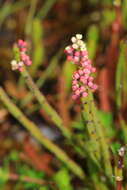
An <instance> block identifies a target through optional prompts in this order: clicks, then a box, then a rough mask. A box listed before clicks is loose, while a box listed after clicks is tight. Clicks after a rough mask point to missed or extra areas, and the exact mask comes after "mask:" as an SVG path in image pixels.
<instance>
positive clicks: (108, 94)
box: [0, 0, 127, 190]
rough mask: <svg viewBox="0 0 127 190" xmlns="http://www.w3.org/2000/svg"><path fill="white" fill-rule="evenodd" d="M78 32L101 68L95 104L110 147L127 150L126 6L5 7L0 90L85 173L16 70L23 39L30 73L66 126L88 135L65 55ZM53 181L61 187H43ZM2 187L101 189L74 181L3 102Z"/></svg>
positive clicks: (32, 1) (61, 0)
mask: <svg viewBox="0 0 127 190" xmlns="http://www.w3.org/2000/svg"><path fill="white" fill-rule="evenodd" d="M77 33H81V34H82V35H83V38H84V41H85V42H86V45H87V48H88V51H89V56H90V58H91V60H92V61H93V64H94V66H96V68H97V74H96V82H97V84H98V85H99V89H98V91H97V92H96V93H95V100H96V103H97V105H98V107H99V109H100V110H101V111H100V112H99V114H100V115H99V117H101V118H102V120H103V123H104V124H105V126H109V125H112V126H113V129H110V130H109V137H110V142H111V143H112V144H113V146H114V147H117V146H119V143H121V142H123V143H124V144H126V140H125V141H123V131H124V129H125V128H124V129H123V128H121V127H120V126H121V125H122V124H123V123H121V121H122V122H124V124H125V122H126V120H127V98H126V97H127V96H126V95H127V64H126V63H127V44H126V42H127V41H126V40H127V39H126V34H127V1H126V0H123V1H122V0H121V1H119V0H116V1H115V0H114V1H113V0H0V86H2V87H3V88H4V89H5V91H6V93H7V94H8V95H9V97H10V98H11V99H12V100H13V102H14V103H15V104H16V105H17V106H18V107H19V108H20V109H21V110H22V111H23V113H24V114H25V115H26V116H27V117H28V118H29V119H30V120H32V121H34V122H35V123H36V124H37V125H38V128H40V131H42V132H43V134H45V136H46V137H48V138H49V139H50V140H52V141H53V142H55V143H56V144H58V145H59V146H60V147H61V148H62V149H63V150H65V151H66V152H67V154H68V155H69V156H70V157H71V158H73V159H74V160H75V161H76V162H77V163H79V164H80V165H81V167H83V168H84V169H86V168H87V166H86V165H85V160H84V159H83V158H81V157H80V156H78V153H75V152H74V150H73V148H72V147H71V145H70V144H69V143H68V141H67V140H66V139H65V138H64V137H63V136H62V134H61V132H60V131H59V130H57V128H56V127H55V125H54V124H53V123H52V122H51V120H50V118H49V117H48V116H47V115H46V114H45V112H44V110H42V109H41V108H40V106H39V105H38V103H37V102H36V100H35V99H34V98H33V97H32V96H31V94H30V92H29V90H28V89H27V87H26V85H25V81H24V79H23V78H22V77H21V75H20V74H19V73H18V72H14V71H12V70H11V65H10V62H11V60H12V59H13V51H12V47H13V44H14V43H15V42H16V41H17V40H18V39H23V40H26V41H27V42H28V44H29V55H30V57H31V59H32V62H33V63H32V65H31V66H30V67H29V69H28V70H29V73H30V74H31V76H32V78H33V80H34V81H35V82H36V83H37V85H38V86H39V88H40V90H41V91H42V92H43V94H44V95H45V97H46V98H47V100H48V101H49V103H50V104H51V105H52V106H53V107H54V108H55V110H57V112H58V113H59V114H60V116H61V117H62V119H63V121H64V124H65V126H67V128H69V129H70V130H72V131H73V132H74V133H78V134H79V136H80V135H81V134H82V133H83V132H82V131H83V126H82V125H83V124H82V122H81V118H80V103H79V102H74V101H72V99H71V76H72V73H73V71H74V70H75V66H74V65H73V64H71V63H69V62H67V61H66V58H65V55H64V48H65V47H66V46H67V45H68V44H70V38H71V37H72V36H74V35H75V34H77ZM112 123H113V124H112ZM122 126H123V125H122ZM121 130H123V131H122V132H121ZM124 132H125V133H126V130H125V131H124ZM126 137H127V136H126ZM125 139H127V138H125ZM86 170H87V169H86ZM22 176H25V180H24V179H23V180H22ZM31 178H32V181H31ZM33 178H34V180H35V181H34V180H33ZM49 179H53V180H54V181H55V183H56V186H57V187H56V186H55V187H52V185H50V184H48V182H47V184H45V185H43V186H42V185H40V181H39V180H47V181H48V180H49ZM104 180H105V179H104ZM0 186H1V187H0V188H1V189H3V190H20V189H21V190H22V189H26V190H27V189H30V190H32V189H33V190H35V189H39V190H48V189H56V188H59V189H60V190H65V189H66V190H74V189H77V190H90V189H91V190H93V189H97V187H94V186H91V179H90V180H88V181H87V182H85V184H84V183H83V182H82V181H80V180H79V179H78V178H76V177H75V176H73V175H72V174H70V173H69V171H68V170H67V168H66V167H65V166H64V165H62V164H61V163H60V162H59V161H58V160H57V159H56V158H55V157H54V156H53V155H52V154H51V153H50V152H48V151H47V150H46V149H45V148H44V147H43V146H41V145H40V144H39V143H38V142H37V141H36V140H35V139H33V138H32V137H31V135H30V134H29V133H28V132H27V131H26V130H25V129H24V128H23V127H22V125H21V124H19V122H18V121H17V120H16V119H14V118H13V117H12V116H11V114H9V112H8V110H7V109H6V108H5V107H4V106H3V103H2V102H1V103H0ZM98 190H100V189H98Z"/></svg>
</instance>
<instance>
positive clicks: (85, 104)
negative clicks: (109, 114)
mask: <svg viewBox="0 0 127 190" xmlns="http://www.w3.org/2000/svg"><path fill="white" fill-rule="evenodd" d="M89 101H90V100H89V96H87V97H85V98H82V116H83V119H84V120H85V122H86V126H87V130H88V133H89V137H90V141H91V149H92V154H93V155H94V157H95V160H96V161H97V162H98V161H99V159H100V145H99V143H98V142H97V135H96V128H95V123H94V120H93V116H92V114H91V110H90V106H89Z"/></svg>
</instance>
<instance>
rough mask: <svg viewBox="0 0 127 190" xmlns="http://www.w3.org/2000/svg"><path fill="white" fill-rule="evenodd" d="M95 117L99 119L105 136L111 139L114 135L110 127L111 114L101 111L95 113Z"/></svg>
mask: <svg viewBox="0 0 127 190" xmlns="http://www.w3.org/2000/svg"><path fill="white" fill-rule="evenodd" d="M97 116H98V118H99V119H100V121H101V123H102V124H103V126H104V127H105V128H104V130H105V131H106V135H107V136H108V137H113V136H114V134H115V131H114V129H113V127H112V125H113V116H112V114H111V113H108V112H103V111H99V110H98V111H97Z"/></svg>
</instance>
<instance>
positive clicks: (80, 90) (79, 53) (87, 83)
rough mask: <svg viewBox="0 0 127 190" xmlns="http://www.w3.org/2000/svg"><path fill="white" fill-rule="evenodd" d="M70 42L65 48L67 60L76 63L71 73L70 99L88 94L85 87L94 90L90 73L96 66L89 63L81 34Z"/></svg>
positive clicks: (95, 87)
mask: <svg viewBox="0 0 127 190" xmlns="http://www.w3.org/2000/svg"><path fill="white" fill-rule="evenodd" d="M71 42H72V44H71V45H70V46H67V47H66V48H65V54H66V55H67V60H68V61H72V62H73V63H74V64H76V65H77V67H78V68H77V70H76V71H75V72H74V73H73V75H72V79H73V80H72V91H73V95H72V99H74V100H75V99H77V98H79V97H86V96H87V95H88V92H87V89H88V88H89V89H91V90H92V91H95V90H96V89H97V87H98V86H97V85H96V84H94V82H93V79H94V78H93V77H92V76H91V74H92V73H94V72H96V68H95V67H93V66H92V65H91V64H92V62H91V60H90V59H89V58H88V51H87V49H86V44H85V43H84V42H83V40H82V34H76V36H73V37H72V38H71Z"/></svg>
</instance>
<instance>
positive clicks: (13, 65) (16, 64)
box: [11, 60, 18, 70]
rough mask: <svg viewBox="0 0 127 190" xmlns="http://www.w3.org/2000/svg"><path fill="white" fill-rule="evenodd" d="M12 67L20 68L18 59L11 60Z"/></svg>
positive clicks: (14, 68) (13, 68)
mask: <svg viewBox="0 0 127 190" xmlns="http://www.w3.org/2000/svg"><path fill="white" fill-rule="evenodd" d="M11 68H12V70H16V69H18V63H17V61H16V60H12V61H11Z"/></svg>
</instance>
